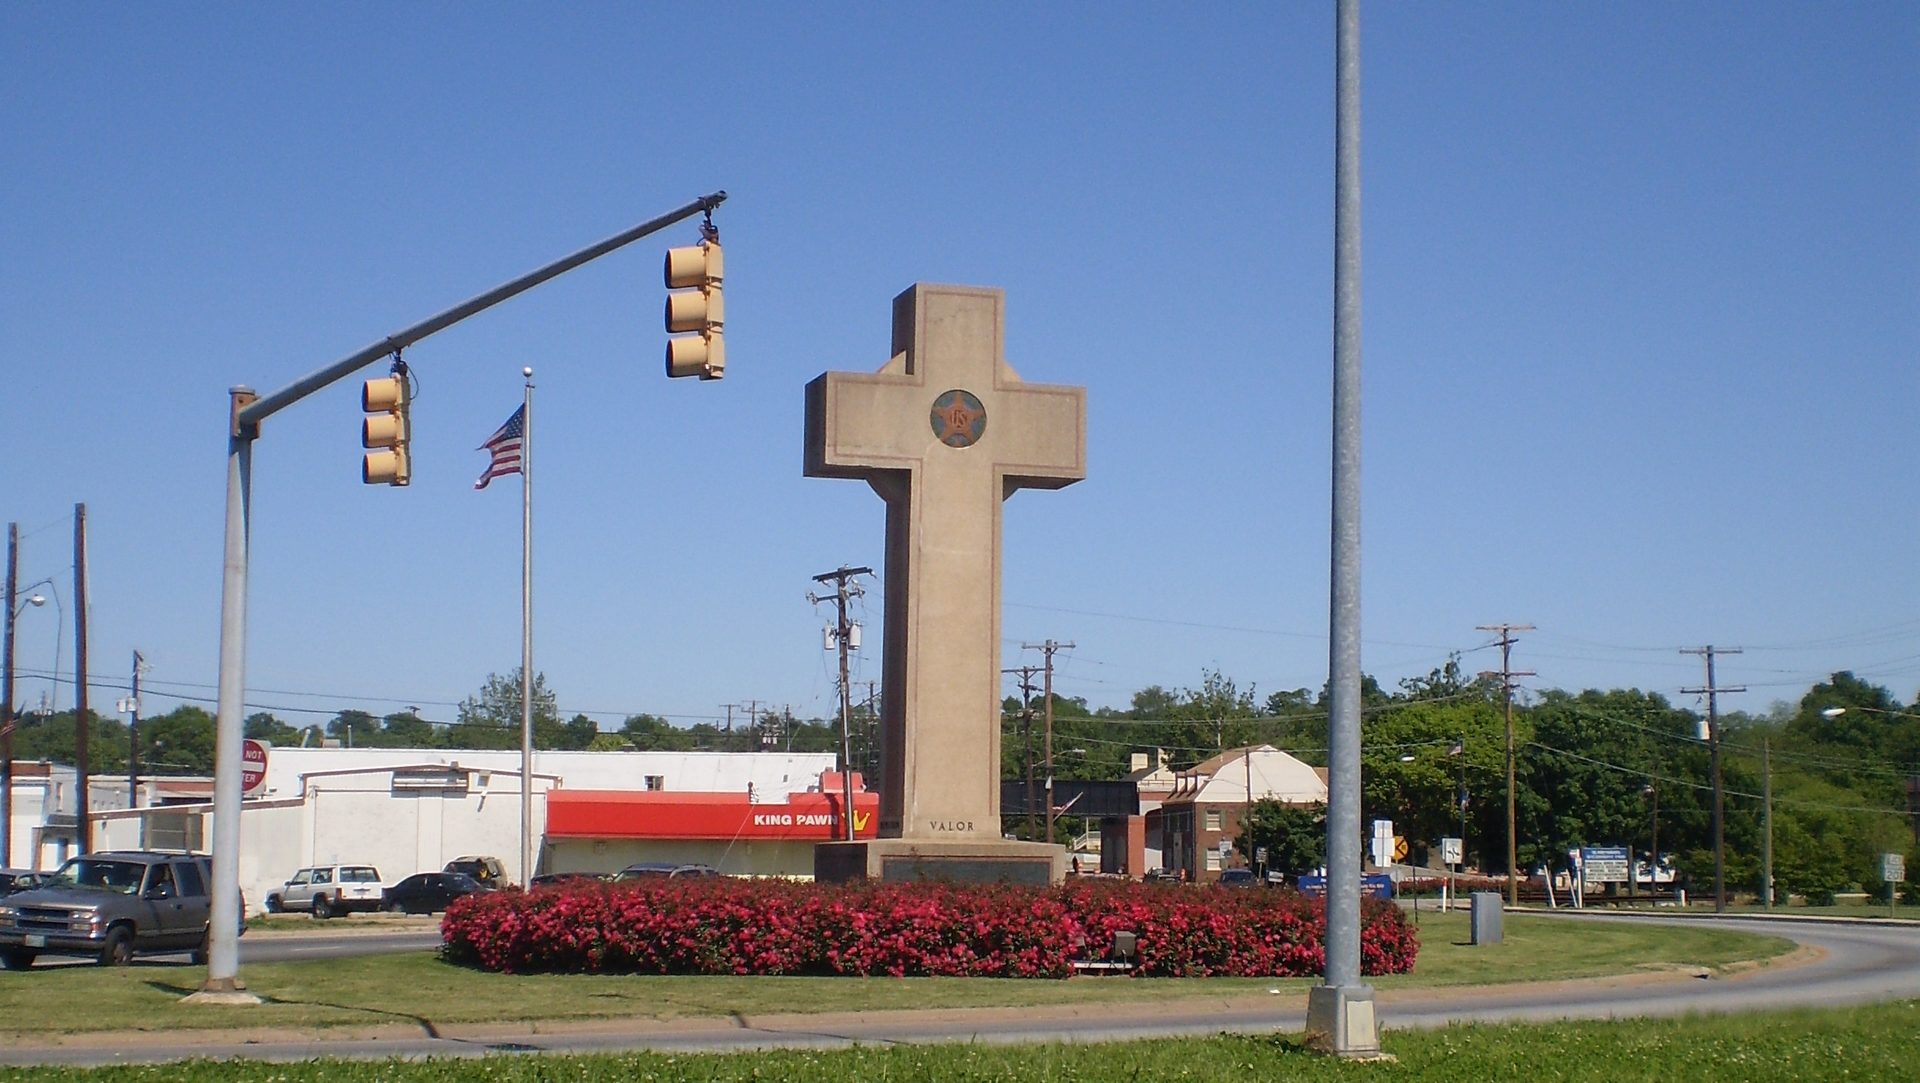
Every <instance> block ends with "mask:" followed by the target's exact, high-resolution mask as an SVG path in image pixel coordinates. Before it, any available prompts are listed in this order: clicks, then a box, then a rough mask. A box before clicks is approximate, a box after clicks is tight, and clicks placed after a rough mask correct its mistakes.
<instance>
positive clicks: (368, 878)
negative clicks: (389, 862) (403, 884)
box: [267, 865, 386, 918]
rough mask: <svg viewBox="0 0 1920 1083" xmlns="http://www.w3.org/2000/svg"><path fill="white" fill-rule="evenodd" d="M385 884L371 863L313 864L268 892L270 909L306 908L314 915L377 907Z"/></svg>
mask: <svg viewBox="0 0 1920 1083" xmlns="http://www.w3.org/2000/svg"><path fill="white" fill-rule="evenodd" d="M385 897H386V886H385V883H384V882H383V881H382V880H381V879H380V870H379V869H376V868H374V867H373V866H372V865H315V866H314V867H312V868H308V869H301V870H300V871H299V872H296V873H294V874H293V876H292V877H290V878H289V879H288V880H287V882H286V883H285V884H283V885H281V886H280V888H279V890H277V891H274V892H272V893H271V894H269V895H268V896H267V910H268V911H269V912H271V913H275V914H278V913H283V912H288V911H299V910H305V911H307V912H308V913H310V914H312V915H313V916H314V917H316V918H330V917H332V916H334V915H335V914H350V913H352V912H354V911H355V910H367V911H375V910H379V909H380V906H381V904H382V902H384V901H385Z"/></svg>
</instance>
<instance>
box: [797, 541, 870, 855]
mask: <svg viewBox="0 0 1920 1083" xmlns="http://www.w3.org/2000/svg"><path fill="white" fill-rule="evenodd" d="M872 574H873V569H872V568H849V567H847V566H846V565H845V564H842V565H840V567H838V568H836V569H834V570H833V571H830V572H821V573H820V574H819V575H816V576H814V577H813V581H814V582H816V583H832V584H833V593H832V594H831V595H828V596H826V597H822V596H820V595H818V594H809V595H807V601H809V602H812V603H813V604H815V605H819V604H820V603H821V602H824V601H832V602H833V603H834V612H835V617H834V624H833V638H834V642H835V644H836V645H837V646H838V647H839V648H840V795H841V804H840V827H841V831H840V837H841V838H843V839H845V840H846V841H847V842H852V841H853V720H852V718H851V711H852V703H851V701H852V699H853V687H852V686H851V685H850V684H848V683H847V649H848V641H849V640H850V639H851V638H852V636H853V625H852V624H850V623H848V622H847V599H848V598H858V597H859V596H860V595H861V594H863V593H865V591H863V590H862V589H861V587H860V584H859V583H858V582H854V581H853V580H854V577H855V576H861V575H872Z"/></svg>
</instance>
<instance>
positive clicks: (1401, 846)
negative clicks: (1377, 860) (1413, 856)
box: [1393, 835, 1407, 861]
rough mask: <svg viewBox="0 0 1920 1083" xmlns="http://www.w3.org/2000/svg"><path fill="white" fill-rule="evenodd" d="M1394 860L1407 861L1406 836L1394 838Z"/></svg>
mask: <svg viewBox="0 0 1920 1083" xmlns="http://www.w3.org/2000/svg"><path fill="white" fill-rule="evenodd" d="M1393 859H1394V860H1395V861H1405V860H1406V859H1407V837H1406V836H1405V835H1395V836H1394V837H1393Z"/></svg>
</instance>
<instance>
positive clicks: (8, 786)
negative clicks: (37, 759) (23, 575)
mask: <svg viewBox="0 0 1920 1083" xmlns="http://www.w3.org/2000/svg"><path fill="white" fill-rule="evenodd" d="M19 579H20V524H19V523H8V524H7V596H6V608H5V610H4V611H0V617H3V618H5V620H6V625H5V628H4V629H3V630H0V631H3V632H4V635H5V641H4V642H0V667H4V671H3V672H0V869H4V868H11V867H12V865H13V624H14V621H15V619H17V618H18V617H19V616H20V614H19V612H18V611H17V610H15V609H14V608H13V607H14V600H13V595H14V591H15V590H16V589H17V588H18V587H19V585H20V583H19Z"/></svg>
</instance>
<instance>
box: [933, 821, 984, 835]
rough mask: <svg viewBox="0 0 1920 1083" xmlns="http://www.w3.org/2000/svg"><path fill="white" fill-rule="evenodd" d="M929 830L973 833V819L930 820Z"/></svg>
mask: <svg viewBox="0 0 1920 1083" xmlns="http://www.w3.org/2000/svg"><path fill="white" fill-rule="evenodd" d="M927 830H929V831H932V832H935V833H953V832H959V833H961V834H966V835H971V834H973V821H972V820H928V821H927Z"/></svg>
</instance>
